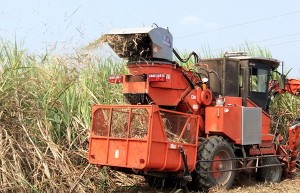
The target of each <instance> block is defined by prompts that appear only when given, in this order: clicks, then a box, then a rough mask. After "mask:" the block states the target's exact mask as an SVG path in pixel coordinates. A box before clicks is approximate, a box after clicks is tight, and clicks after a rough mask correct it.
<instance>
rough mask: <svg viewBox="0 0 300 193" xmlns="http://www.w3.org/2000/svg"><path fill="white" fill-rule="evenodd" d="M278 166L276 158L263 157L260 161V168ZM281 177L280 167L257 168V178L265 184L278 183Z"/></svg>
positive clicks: (278, 162)
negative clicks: (265, 182)
mask: <svg viewBox="0 0 300 193" xmlns="http://www.w3.org/2000/svg"><path fill="white" fill-rule="evenodd" d="M271 164H280V161H279V160H278V159H277V158H276V157H265V158H262V160H261V164H260V165H261V166H264V165H271ZM281 176H282V166H272V167H265V168H259V169H258V171H257V178H258V180H260V181H263V182H264V181H267V182H280V181H281Z"/></svg>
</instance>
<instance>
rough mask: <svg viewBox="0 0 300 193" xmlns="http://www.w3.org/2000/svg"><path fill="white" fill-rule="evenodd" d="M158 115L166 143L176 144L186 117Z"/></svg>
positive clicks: (165, 113)
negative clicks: (165, 136) (160, 118)
mask: <svg viewBox="0 0 300 193" xmlns="http://www.w3.org/2000/svg"><path fill="white" fill-rule="evenodd" d="M160 114H161V117H162V121H163V124H164V129H165V132H166V135H167V138H168V141H173V142H178V140H179V136H180V134H181V132H182V130H183V128H184V125H185V123H186V121H187V118H188V117H187V116H184V115H179V114H174V113H169V112H161V113H160Z"/></svg>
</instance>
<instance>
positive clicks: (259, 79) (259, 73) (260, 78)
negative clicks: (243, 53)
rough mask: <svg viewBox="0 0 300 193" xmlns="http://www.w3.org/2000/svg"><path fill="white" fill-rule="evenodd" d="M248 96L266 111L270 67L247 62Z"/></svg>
mask: <svg viewBox="0 0 300 193" xmlns="http://www.w3.org/2000/svg"><path fill="white" fill-rule="evenodd" d="M249 72H250V73H249V96H248V98H249V99H250V100H251V101H252V102H254V103H255V104H256V105H257V106H259V107H261V108H262V109H263V110H264V111H266V112H267V111H268V84H269V77H270V68H268V67H267V66H265V65H263V64H251V63H250V64H249Z"/></svg>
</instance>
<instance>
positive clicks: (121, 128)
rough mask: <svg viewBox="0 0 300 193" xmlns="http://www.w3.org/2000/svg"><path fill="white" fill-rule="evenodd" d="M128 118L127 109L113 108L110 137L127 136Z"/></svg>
mask: <svg viewBox="0 0 300 193" xmlns="http://www.w3.org/2000/svg"><path fill="white" fill-rule="evenodd" d="M128 118H129V109H113V112H112V118H111V130H110V137H118V138H125V137H127V130H128Z"/></svg>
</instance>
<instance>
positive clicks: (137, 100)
mask: <svg viewBox="0 0 300 193" xmlns="http://www.w3.org/2000/svg"><path fill="white" fill-rule="evenodd" d="M124 97H125V101H126V102H128V103H130V104H132V105H136V104H149V103H150V102H151V99H150V98H149V97H148V95H146V94H136V93H135V94H128V93H126V94H124Z"/></svg>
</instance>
